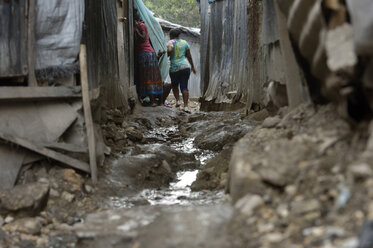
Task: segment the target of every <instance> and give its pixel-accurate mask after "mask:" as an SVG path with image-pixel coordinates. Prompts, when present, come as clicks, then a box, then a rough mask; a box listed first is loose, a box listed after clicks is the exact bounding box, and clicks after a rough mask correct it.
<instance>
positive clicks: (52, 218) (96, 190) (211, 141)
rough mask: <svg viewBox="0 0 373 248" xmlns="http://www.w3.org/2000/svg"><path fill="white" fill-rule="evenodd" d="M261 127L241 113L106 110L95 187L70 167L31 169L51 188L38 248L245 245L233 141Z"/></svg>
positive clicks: (24, 176)
mask: <svg viewBox="0 0 373 248" xmlns="http://www.w3.org/2000/svg"><path fill="white" fill-rule="evenodd" d="M256 125H257V122H256V121H254V120H252V119H249V118H247V117H246V116H245V115H244V114H242V113H241V112H210V113H204V112H196V113H193V114H187V113H185V112H182V111H180V110H178V109H176V108H166V107H157V108H142V109H141V110H140V111H139V112H138V114H133V115H129V116H124V115H122V114H121V113H120V111H117V110H109V111H107V121H106V123H105V124H103V125H102V130H103V137H104V139H105V143H106V144H107V145H108V146H107V147H106V148H105V147H104V148H103V149H105V153H106V157H107V158H106V160H105V163H104V165H103V167H101V168H100V177H99V182H98V184H97V185H93V184H91V183H90V180H87V179H88V178H85V177H84V175H82V174H78V173H76V172H74V171H73V170H70V169H62V168H52V169H46V168H45V167H44V165H40V166H38V167H35V168H34V169H33V173H35V174H38V173H39V174H40V173H46V175H48V177H49V183H50V187H51V189H50V197H49V200H48V203H47V206H46V208H45V211H43V212H42V213H41V214H40V217H38V218H39V219H37V220H36V222H37V224H38V225H40V229H38V230H37V233H39V234H40V237H39V238H38V239H37V240H36V244H38V245H37V246H35V247H131V248H132V247H154V248H156V247H160V248H161V247H162V248H165V247H176V246H177V247H204V245H207V244H208V246H206V247H243V246H242V245H243V244H242V242H241V241H239V240H238V239H237V238H234V237H233V236H232V235H231V234H230V232H231V231H232V230H233V229H232V228H234V227H231V225H233V222H232V219H233V217H234V210H233V207H232V205H231V200H230V198H229V196H228V195H227V194H226V192H225V191H226V186H227V181H228V167H229V161H230V156H231V153H232V149H233V145H234V143H235V142H236V141H237V140H239V139H240V138H241V137H243V136H244V135H245V134H246V133H247V132H249V131H250V130H252V129H253V128H254V127H255V126H256ZM20 180H23V181H26V180H27V175H23V176H22V177H21V179H20ZM39 181H40V180H39ZM38 183H40V182H38ZM81 188H83V191H79V189H81ZM41 220H43V223H39V221H41ZM44 222H45V223H44ZM34 224H35V223H34ZM20 225H22V223H21V224H20ZM18 238H20V239H22V238H21V237H18ZM9 241H11V243H12V244H14V245H18V244H19V243H17V236H14V237H12V238H11V239H9ZM235 242H237V244H236V246H234V244H235ZM25 244H31V243H25ZM15 247H18V246H15ZM21 247H23V246H21ZM25 247H29V246H25ZM30 247H34V246H30Z"/></svg>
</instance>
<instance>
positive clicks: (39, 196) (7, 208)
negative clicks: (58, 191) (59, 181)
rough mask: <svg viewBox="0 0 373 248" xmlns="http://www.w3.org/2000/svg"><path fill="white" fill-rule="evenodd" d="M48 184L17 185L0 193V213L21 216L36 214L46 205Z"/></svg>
mask: <svg viewBox="0 0 373 248" xmlns="http://www.w3.org/2000/svg"><path fill="white" fill-rule="evenodd" d="M48 194H49V184H45V183H31V184H25V185H18V186H16V187H15V188H13V189H11V190H8V191H1V192H0V213H1V214H8V213H16V214H19V215H21V216H29V215H36V214H38V213H39V212H40V211H41V210H42V209H43V207H44V206H45V205H46V203H47V200H48Z"/></svg>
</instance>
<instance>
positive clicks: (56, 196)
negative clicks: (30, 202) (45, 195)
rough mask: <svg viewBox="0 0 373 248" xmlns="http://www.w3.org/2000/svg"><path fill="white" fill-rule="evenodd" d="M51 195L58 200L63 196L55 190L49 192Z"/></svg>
mask: <svg viewBox="0 0 373 248" xmlns="http://www.w3.org/2000/svg"><path fill="white" fill-rule="evenodd" d="M49 195H50V196H51V197H54V198H58V197H60V196H61V195H60V193H59V192H58V191H57V190H55V189H51V190H50V191H49Z"/></svg>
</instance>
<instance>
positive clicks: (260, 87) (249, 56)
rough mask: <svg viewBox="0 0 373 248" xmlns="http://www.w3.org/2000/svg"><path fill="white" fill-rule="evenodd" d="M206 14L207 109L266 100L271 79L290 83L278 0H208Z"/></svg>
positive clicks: (203, 7)
mask: <svg viewBox="0 0 373 248" xmlns="http://www.w3.org/2000/svg"><path fill="white" fill-rule="evenodd" d="M201 15H202V24H201V25H202V30H201V70H202V72H201V81H202V84H203V86H202V88H203V89H204V96H203V101H202V107H201V108H202V109H203V110H226V109H235V108H238V107H243V106H246V107H247V108H248V109H250V108H251V106H252V104H253V103H256V104H259V105H264V104H265V102H266V100H265V96H266V91H265V87H266V85H267V83H269V82H271V81H276V82H279V83H280V84H283V85H286V84H287V81H288V79H287V76H286V73H285V70H284V65H285V64H286V63H287V61H286V60H285V58H284V55H283V53H282V47H281V46H280V35H279V31H278V29H277V25H278V23H277V16H276V11H275V6H274V1H273V0H219V1H215V2H213V3H211V4H209V3H208V1H207V0H204V1H201ZM264 19H265V20H264ZM288 43H289V45H290V41H288ZM297 70H299V68H298V67H296V68H295V70H294V71H295V73H298V71H297ZM292 73H293V72H292ZM298 81H299V82H300V81H301V80H298ZM297 83H298V82H297ZM298 84H299V85H301V83H298ZM299 92H301V91H299ZM299 92H298V91H297V94H298V95H299V94H300V93H299ZM302 97H303V96H302ZM304 99H306V98H304ZM219 105H220V107H217V106H219Z"/></svg>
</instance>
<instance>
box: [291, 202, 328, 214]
mask: <svg viewBox="0 0 373 248" xmlns="http://www.w3.org/2000/svg"><path fill="white" fill-rule="evenodd" d="M320 210H321V205H320V202H319V201H318V200H316V199H313V200H309V201H299V202H294V203H293V204H292V208H291V212H292V214H294V215H303V214H307V213H310V212H315V211H320Z"/></svg>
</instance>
